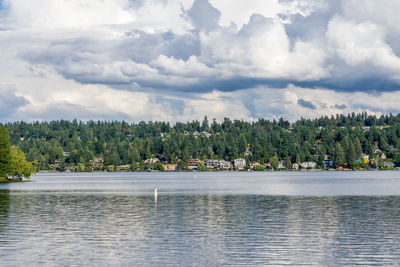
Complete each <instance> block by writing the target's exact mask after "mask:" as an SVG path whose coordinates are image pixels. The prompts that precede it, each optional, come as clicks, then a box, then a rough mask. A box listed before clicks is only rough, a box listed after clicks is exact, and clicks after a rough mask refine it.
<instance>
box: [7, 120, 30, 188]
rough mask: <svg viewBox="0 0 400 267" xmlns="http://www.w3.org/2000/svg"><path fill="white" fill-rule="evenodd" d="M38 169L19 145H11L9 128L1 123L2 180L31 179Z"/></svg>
mask: <svg viewBox="0 0 400 267" xmlns="http://www.w3.org/2000/svg"><path fill="white" fill-rule="evenodd" d="M36 169H37V168H36V167H35V166H34V165H32V163H30V162H28V161H27V160H26V158H25V154H24V152H22V151H21V149H20V148H19V147H17V146H15V145H10V136H9V134H8V131H7V128H6V127H4V126H1V125H0V182H4V181H19V180H22V178H23V177H25V178H27V179H29V178H30V176H31V174H32V173H35V172H36Z"/></svg>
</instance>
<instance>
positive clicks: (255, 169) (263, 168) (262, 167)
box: [253, 165, 265, 171]
mask: <svg viewBox="0 0 400 267" xmlns="http://www.w3.org/2000/svg"><path fill="white" fill-rule="evenodd" d="M253 170H254V171H265V167H264V166H263V165H254V167H253Z"/></svg>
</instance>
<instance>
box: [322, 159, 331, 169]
mask: <svg viewBox="0 0 400 267" xmlns="http://www.w3.org/2000/svg"><path fill="white" fill-rule="evenodd" d="M324 166H325V168H332V167H333V160H324Z"/></svg>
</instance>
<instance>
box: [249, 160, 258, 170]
mask: <svg viewBox="0 0 400 267" xmlns="http://www.w3.org/2000/svg"><path fill="white" fill-rule="evenodd" d="M257 165H261V164H260V162H258V161H251V162H250V163H249V166H250V170H252V169H254V166H257Z"/></svg>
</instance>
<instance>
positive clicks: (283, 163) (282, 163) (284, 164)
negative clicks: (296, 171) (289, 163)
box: [278, 160, 286, 169]
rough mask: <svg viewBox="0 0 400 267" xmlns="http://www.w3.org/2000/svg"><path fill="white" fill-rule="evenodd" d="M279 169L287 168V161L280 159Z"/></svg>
mask: <svg viewBox="0 0 400 267" xmlns="http://www.w3.org/2000/svg"><path fill="white" fill-rule="evenodd" d="M278 169H286V162H285V161H284V160H280V161H279V163H278Z"/></svg>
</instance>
